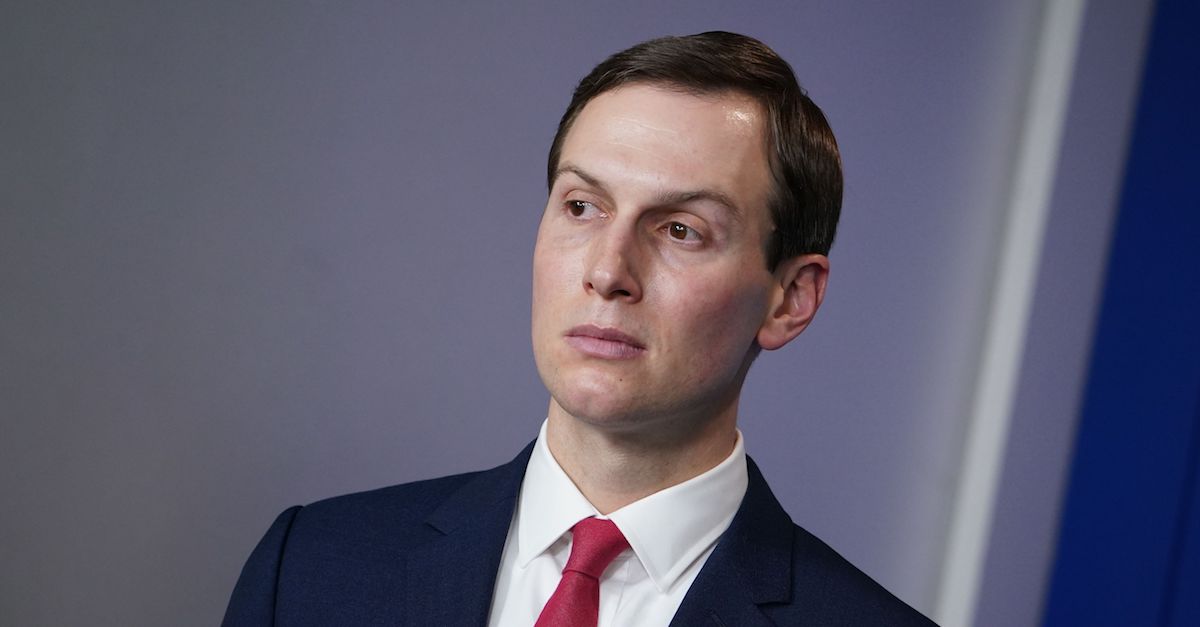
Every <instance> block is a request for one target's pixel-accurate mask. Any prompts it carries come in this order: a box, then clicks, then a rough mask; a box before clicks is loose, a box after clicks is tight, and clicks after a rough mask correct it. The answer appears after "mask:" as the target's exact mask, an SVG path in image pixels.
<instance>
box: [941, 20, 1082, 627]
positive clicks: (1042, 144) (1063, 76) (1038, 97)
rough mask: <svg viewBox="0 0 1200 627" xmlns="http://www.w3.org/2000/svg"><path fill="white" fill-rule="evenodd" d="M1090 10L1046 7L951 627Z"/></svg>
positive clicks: (1003, 436)
mask: <svg viewBox="0 0 1200 627" xmlns="http://www.w3.org/2000/svg"><path fill="white" fill-rule="evenodd" d="M1084 4H1085V0H1047V1H1046V3H1045V6H1044V7H1043V16H1042V23H1041V32H1040V34H1039V37H1038V48H1037V56H1036V60H1035V65H1034V67H1033V72H1032V75H1031V77H1030V83H1029V91H1028V98H1027V99H1026V101H1025V103H1024V104H1025V111H1024V117H1023V120H1022V128H1021V137H1020V143H1019V144H1018V146H1017V155H1016V162H1015V163H1014V167H1013V170H1012V182H1011V186H1010V188H1009V204H1008V208H1007V213H1006V219H1005V228H1004V239H1003V241H1002V243H1001V247H1000V257H999V259H998V260H997V263H998V265H997V273H996V277H995V283H994V284H993V286H992V291H991V307H990V310H989V312H988V322H987V331H986V337H985V339H984V345H983V351H982V353H981V355H980V361H979V365H978V369H977V378H976V380H975V388H974V394H973V398H972V408H971V416H970V420H971V422H970V425H969V430H968V432H967V440H966V446H965V449H964V456H963V463H962V471H961V473H960V475H959V484H958V491H957V493H956V495H955V500H954V512H953V518H952V519H951V521H950V533H949V535H948V538H947V541H946V545H945V547H944V551H945V553H944V557H943V561H942V572H941V582H940V585H939V587H938V601H937V607H936V610H935V614H934V617H935V619H936V620H937V622H938V623H940V624H941V625H942V626H943V627H966V626H967V625H970V624H971V621H972V619H973V617H974V615H975V606H976V603H977V601H978V597H979V587H980V584H981V579H982V576H983V565H984V564H983V562H984V559H985V558H986V556H987V546H988V539H989V537H990V536H991V526H992V516H993V512H994V509H995V499H996V496H997V492H998V491H999V479H1000V471H1001V468H1002V465H1003V459H1004V450H1005V446H1006V445H1007V442H1008V429H1009V423H1010V421H1011V413H1012V406H1013V399H1014V396H1015V395H1016V388H1017V385H1016V383H1017V371H1018V368H1019V367H1020V363H1021V355H1022V351H1023V348H1024V344H1025V334H1026V330H1027V327H1028V322H1029V312H1030V305H1031V301H1032V299H1033V292H1034V288H1035V286H1036V279H1037V277H1036V270H1037V263H1038V259H1039V258H1040V256H1041V250H1042V236H1043V233H1044V231H1045V226H1046V217H1047V215H1048V213H1049V202H1050V194H1051V192H1052V190H1053V186H1054V175H1055V167H1056V166H1057V162H1058V154H1059V149H1060V146H1061V139H1062V129H1063V121H1064V117H1065V114H1066V108H1067V99H1068V96H1069V91H1070V85H1071V75H1072V72H1073V70H1074V65H1075V56H1076V51H1077V48H1078V45H1077V44H1078V40H1079V31H1080V27H1081V24H1082V21H1083V12H1084Z"/></svg>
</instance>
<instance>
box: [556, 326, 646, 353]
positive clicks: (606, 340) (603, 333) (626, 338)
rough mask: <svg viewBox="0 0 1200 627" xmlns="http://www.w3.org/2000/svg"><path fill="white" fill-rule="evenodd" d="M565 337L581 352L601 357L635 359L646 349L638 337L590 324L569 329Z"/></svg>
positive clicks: (568, 342)
mask: <svg viewBox="0 0 1200 627" xmlns="http://www.w3.org/2000/svg"><path fill="white" fill-rule="evenodd" d="M564 339H566V342H567V344H569V345H571V346H572V347H574V348H575V349H576V350H578V351H579V352H581V353H583V354H585V355H588V356H589V357H596V358H599V359H633V358H635V357H637V356H639V355H641V354H642V353H644V352H645V351H646V347H645V346H644V345H643V344H642V343H641V342H639V341H638V340H637V338H634V337H633V336H631V335H629V334H627V333H623V332H621V331H619V330H617V329H604V328H600V327H597V326H593V325H590V324H585V325H581V326H577V327H575V328H573V329H571V330H569V331H567V332H566V334H565V338H564Z"/></svg>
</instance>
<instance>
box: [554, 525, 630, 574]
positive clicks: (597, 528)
mask: <svg viewBox="0 0 1200 627" xmlns="http://www.w3.org/2000/svg"><path fill="white" fill-rule="evenodd" d="M571 535H572V540H571V557H569V558H567V565H566V566H565V567H564V568H563V572H566V571H575V572H577V573H582V574H584V575H587V576H589V577H592V578H594V579H599V578H600V575H602V574H603V573H604V569H606V568H608V565H609V564H611V563H612V561H613V560H614V559H616V557H617V556H618V555H620V554H621V551H624V550H625V549H626V548H627V547H629V542H628V541H627V540H625V536H624V535H623V534H622V533H621V530H620V529H617V526H616V525H615V524H613V521H611V520H601V519H599V518H585V519H583V520H581V521H579V522H578V523H575V526H574V527H572V528H571Z"/></svg>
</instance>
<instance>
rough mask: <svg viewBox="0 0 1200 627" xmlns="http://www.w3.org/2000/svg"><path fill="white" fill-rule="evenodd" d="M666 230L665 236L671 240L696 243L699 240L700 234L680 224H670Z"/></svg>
mask: <svg viewBox="0 0 1200 627" xmlns="http://www.w3.org/2000/svg"><path fill="white" fill-rule="evenodd" d="M666 229H667V235H669V236H670V237H671V239H675V240H679V241H681V242H698V241H700V239H701V237H700V234H699V233H698V232H696V230H695V229H693V228H692V227H690V226H688V225H686V224H683V223H682V222H672V223H670V224H668V225H667V226H666Z"/></svg>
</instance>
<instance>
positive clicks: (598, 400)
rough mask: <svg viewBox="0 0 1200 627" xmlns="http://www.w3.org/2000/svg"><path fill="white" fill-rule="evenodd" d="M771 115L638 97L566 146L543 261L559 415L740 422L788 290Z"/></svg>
mask: <svg viewBox="0 0 1200 627" xmlns="http://www.w3.org/2000/svg"><path fill="white" fill-rule="evenodd" d="M764 124H765V120H764V113H763V111H762V110H761V107H760V106H759V105H758V104H757V103H756V102H754V101H753V100H752V99H750V98H748V97H745V96H742V95H739V94H734V93H727V94H720V95H704V96H695V95H689V94H685V93H682V92H678V91H671V90H669V89H664V88H661V87H654V86H650V85H638V84H634V85H628V86H623V87H619V88H617V89H615V90H612V91H608V92H605V93H603V94H601V95H599V96H597V97H596V98H594V99H593V100H592V101H591V102H589V103H588V104H587V105H586V106H585V107H584V108H583V110H582V111H581V112H580V113H579V116H578V117H577V118H576V120H575V123H574V125H573V126H572V128H571V130H570V131H569V132H568V134H567V136H566V139H565V141H564V142H563V147H562V153H561V157H560V160H559V163H558V175H557V177H556V178H555V181H554V184H553V189H551V191H550V198H549V201H548V202H547V205H546V210H545V214H544V215H543V216H542V222H541V226H540V228H539V229H538V237H537V246H536V248H535V250H534V258H533V348H534V356H535V358H536V360H537V366H538V371H539V373H540V374H541V377H542V381H543V382H544V383H545V385H546V387H547V389H548V390H549V391H550V395H551V399H552V400H551V406H550V412H551V415H552V416H553V415H554V414H556V413H563V414H566V415H569V416H573V417H575V418H578V419H581V420H584V421H586V422H588V423H590V424H594V425H603V426H606V427H610V428H613V429H620V430H638V429H644V428H648V427H652V426H653V425H656V424H657V425H659V426H660V427H665V428H671V427H672V426H674V427H675V428H679V427H684V428H686V427H687V425H693V426H694V425H695V424H696V423H697V421H701V422H707V421H710V420H712V419H716V418H722V417H723V418H726V419H728V420H730V421H732V420H733V419H734V418H735V414H736V407H737V397H738V393H739V391H740V389H741V385H742V380H743V378H744V376H745V372H746V369H747V368H748V367H749V364H750V361H751V359H752V351H753V349H754V346H755V336H756V334H757V333H758V331H759V328H760V327H761V326H762V325H763V323H764V320H765V319H766V317H767V315H768V309H769V305H770V302H769V301H770V298H771V293H772V290H773V289H774V286H775V281H774V280H773V278H772V274H771V272H769V271H768V270H767V267H766V259H765V253H764V248H765V244H766V241H767V238H768V235H769V233H770V231H771V228H772V225H771V219H770V215H769V213H768V209H767V200H768V196H769V192H770V186H771V175H770V170H769V167H768V161H767V149H766V144H765V139H764Z"/></svg>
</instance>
